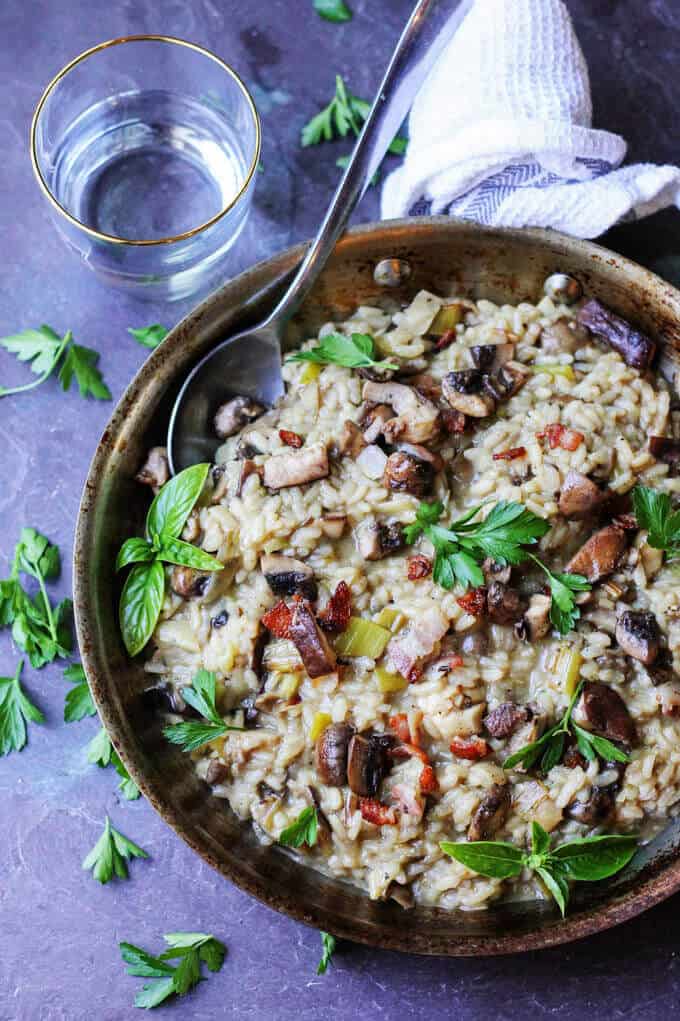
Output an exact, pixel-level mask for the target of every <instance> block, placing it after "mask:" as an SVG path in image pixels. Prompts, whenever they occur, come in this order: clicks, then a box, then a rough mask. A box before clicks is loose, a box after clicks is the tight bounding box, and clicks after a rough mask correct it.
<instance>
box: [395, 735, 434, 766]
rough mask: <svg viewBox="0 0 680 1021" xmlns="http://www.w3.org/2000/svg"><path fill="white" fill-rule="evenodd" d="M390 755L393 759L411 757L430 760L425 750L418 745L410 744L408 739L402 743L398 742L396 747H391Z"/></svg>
mask: <svg viewBox="0 0 680 1021" xmlns="http://www.w3.org/2000/svg"><path fill="white" fill-rule="evenodd" d="M409 737H410V735H409ZM390 755H391V756H392V758H393V759H408V758H411V757H413V758H416V759H420V761H421V762H429V761H430V759H429V757H428V754H427V752H426V751H424V750H423V749H422V748H421V747H420V745H415V744H411V743H410V741H404V743H403V744H399V745H397V746H396V748H392V749H391V751H390Z"/></svg>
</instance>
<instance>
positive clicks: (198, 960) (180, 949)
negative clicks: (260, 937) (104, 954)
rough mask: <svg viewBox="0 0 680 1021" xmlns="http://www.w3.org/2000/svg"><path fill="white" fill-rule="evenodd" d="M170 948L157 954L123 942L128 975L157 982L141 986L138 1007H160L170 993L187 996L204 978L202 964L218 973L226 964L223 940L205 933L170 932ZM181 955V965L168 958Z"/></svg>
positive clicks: (122, 948) (168, 941)
mask: <svg viewBox="0 0 680 1021" xmlns="http://www.w3.org/2000/svg"><path fill="white" fill-rule="evenodd" d="M163 938H164V940H165V942H166V943H167V944H168V945H169V949H168V950H165V951H164V952H163V953H162V954H160V955H159V956H158V957H154V956H153V955H152V954H149V953H148V952H147V951H146V950H143V949H142V948H141V947H136V946H135V945H134V944H133V943H120V944H119V947H120V954H121V957H122V958H123V960H124V961H125V963H126V964H127V965H128V967H127V969H126V971H127V974H128V975H137V976H139V977H141V978H153V979H156V980H157V981H155V982H153V983H149V984H147V985H145V986H142V988H141V990H140V991H139V992H138V993H137V995H136V997H135V1006H136V1007H143V1008H145V1009H147V1010H148V1009H150V1008H152V1007H158V1006H159V1005H160V1004H161V1003H163V1002H164V1001H165V1000H167V999H168V997H170V996H173V995H175V996H184V995H185V993H188V992H189V990H191V989H193V988H194V986H196V985H197V984H198V983H199V982H200V981H201V979H202V975H201V964H202V963H203V964H205V965H206V967H207V968H208V970H209V971H212V972H217V971H219V970H220V969H221V967H222V964H223V963H224V957H225V954H226V947H225V945H224V943H222V942H221V941H220V940H218V939H216V938H215V936H211V935H209V934H208V933H205V932H170V933H167V934H166V935H165V936H164V937H163ZM173 958H179V964H178V965H172V964H168V963H167V962H168V960H172V959H173Z"/></svg>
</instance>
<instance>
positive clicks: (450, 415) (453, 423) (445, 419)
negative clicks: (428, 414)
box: [442, 408, 467, 435]
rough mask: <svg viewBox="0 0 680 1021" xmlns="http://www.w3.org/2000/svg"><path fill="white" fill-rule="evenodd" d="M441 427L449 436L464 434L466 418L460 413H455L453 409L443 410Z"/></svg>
mask: <svg viewBox="0 0 680 1021" xmlns="http://www.w3.org/2000/svg"><path fill="white" fill-rule="evenodd" d="M442 425H443V426H444V429H445V430H446V432H447V433H449V434H450V435H456V434H457V433H464V432H465V427H466V425H467V418H466V417H465V415H464V414H463V412H462V411H455V410H454V409H453V408H443V409H442Z"/></svg>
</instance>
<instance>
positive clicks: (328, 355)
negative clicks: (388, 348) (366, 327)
mask: <svg viewBox="0 0 680 1021" xmlns="http://www.w3.org/2000/svg"><path fill="white" fill-rule="evenodd" d="M373 354H374V343H373V338H372V337H369V335H368V334H367V333H353V334H352V335H351V336H350V337H346V336H344V334H342V333H327V334H326V336H325V337H322V338H321V340H320V343H319V344H318V345H317V347H313V348H312V349H311V350H310V351H297V352H296V353H295V354H294V355H291V356H290V358H286V361H287V362H317V363H318V364H319V365H342V366H344V367H345V368H346V369H362V368H369V367H370V366H377V367H378V368H381V369H396V368H397V366H396V365H395V364H394V363H393V362H390V361H389V360H387V361H378V360H376V359H375V358H374V357H373Z"/></svg>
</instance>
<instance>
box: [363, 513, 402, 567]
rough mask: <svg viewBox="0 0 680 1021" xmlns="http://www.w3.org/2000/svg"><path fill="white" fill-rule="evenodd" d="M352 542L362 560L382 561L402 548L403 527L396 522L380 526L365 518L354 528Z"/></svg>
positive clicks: (374, 521) (371, 519)
mask: <svg viewBox="0 0 680 1021" xmlns="http://www.w3.org/2000/svg"><path fill="white" fill-rule="evenodd" d="M354 540H355V542H356V547H357V551H358V552H359V553H360V555H361V556H362V557H363V558H364V560H382V558H383V557H388V556H390V554H392V553H398V552H399V550H402V549H403V548H404V545H405V540H404V527H403V525H400V524H399V523H398V522H395V523H394V524H380V523H379V522H377V521H376V520H375V519H374V518H365V519H364V520H363V521H362V522H361V523H360V524H359V526H358V527H357V528H356V530H355V532H354Z"/></svg>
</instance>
